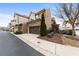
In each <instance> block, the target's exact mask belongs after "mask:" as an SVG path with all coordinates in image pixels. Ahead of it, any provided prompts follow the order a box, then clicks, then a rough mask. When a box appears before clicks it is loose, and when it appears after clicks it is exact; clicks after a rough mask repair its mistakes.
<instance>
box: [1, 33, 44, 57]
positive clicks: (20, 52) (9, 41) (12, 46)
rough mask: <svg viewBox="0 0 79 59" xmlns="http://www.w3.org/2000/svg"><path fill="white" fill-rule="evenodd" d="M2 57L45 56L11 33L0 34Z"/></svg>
mask: <svg viewBox="0 0 79 59" xmlns="http://www.w3.org/2000/svg"><path fill="white" fill-rule="evenodd" d="M0 56H43V54H41V53H39V52H38V51H36V50H35V49H33V48H32V47H30V46H29V45H27V44H26V43H24V42H23V41H21V40H20V39H19V38H17V37H16V36H14V35H12V34H11V33H9V32H0Z"/></svg>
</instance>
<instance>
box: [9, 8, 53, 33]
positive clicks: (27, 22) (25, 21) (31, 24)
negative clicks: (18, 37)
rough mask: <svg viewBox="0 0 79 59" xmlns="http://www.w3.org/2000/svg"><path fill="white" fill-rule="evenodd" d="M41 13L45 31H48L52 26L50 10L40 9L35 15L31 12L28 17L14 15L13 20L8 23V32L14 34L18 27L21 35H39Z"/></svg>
mask: <svg viewBox="0 0 79 59" xmlns="http://www.w3.org/2000/svg"><path fill="white" fill-rule="evenodd" d="M42 13H44V17H45V24H46V26H47V30H50V29H51V28H52V24H53V21H52V17H51V12H50V9H42V10H41V11H38V12H36V13H34V12H31V13H30V14H29V16H26V15H20V14H18V13H14V19H13V20H11V23H10V25H11V26H10V31H13V32H16V31H17V30H18V26H19V27H20V28H19V30H20V31H22V32H23V33H35V34H38V33H40V24H41V15H42Z"/></svg>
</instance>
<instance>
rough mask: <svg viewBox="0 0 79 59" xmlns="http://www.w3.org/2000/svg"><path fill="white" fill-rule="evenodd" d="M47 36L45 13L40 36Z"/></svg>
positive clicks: (42, 17) (42, 18)
mask: <svg viewBox="0 0 79 59" xmlns="http://www.w3.org/2000/svg"><path fill="white" fill-rule="evenodd" d="M45 35H47V28H46V24H45V18H44V13H43V14H42V16H41V25H40V36H45Z"/></svg>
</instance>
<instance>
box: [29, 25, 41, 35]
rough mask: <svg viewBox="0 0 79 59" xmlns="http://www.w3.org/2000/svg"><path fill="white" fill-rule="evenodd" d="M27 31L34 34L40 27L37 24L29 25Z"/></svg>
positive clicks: (37, 32)
mask: <svg viewBox="0 0 79 59" xmlns="http://www.w3.org/2000/svg"><path fill="white" fill-rule="evenodd" d="M29 32H30V33H34V34H39V32H40V27H39V26H34V27H29Z"/></svg>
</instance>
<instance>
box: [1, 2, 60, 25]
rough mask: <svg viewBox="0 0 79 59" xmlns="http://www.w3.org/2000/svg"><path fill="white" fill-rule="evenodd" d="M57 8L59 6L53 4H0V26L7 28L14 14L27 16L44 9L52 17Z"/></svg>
mask: <svg viewBox="0 0 79 59" xmlns="http://www.w3.org/2000/svg"><path fill="white" fill-rule="evenodd" d="M58 6H59V4H55V3H44V4H41V3H40V4H39V3H25V4H24V3H16V4H15V3H2V4H1V3H0V26H7V25H8V23H9V22H10V21H11V20H12V18H13V14H14V12H16V13H19V14H23V15H28V14H29V13H30V12H31V11H32V12H37V11H40V10H42V9H44V8H50V11H51V14H52V16H54V15H55V14H56V8H57V7H58ZM57 21H58V22H59V21H60V20H57ZM60 22H61V21H60Z"/></svg>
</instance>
